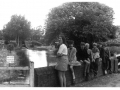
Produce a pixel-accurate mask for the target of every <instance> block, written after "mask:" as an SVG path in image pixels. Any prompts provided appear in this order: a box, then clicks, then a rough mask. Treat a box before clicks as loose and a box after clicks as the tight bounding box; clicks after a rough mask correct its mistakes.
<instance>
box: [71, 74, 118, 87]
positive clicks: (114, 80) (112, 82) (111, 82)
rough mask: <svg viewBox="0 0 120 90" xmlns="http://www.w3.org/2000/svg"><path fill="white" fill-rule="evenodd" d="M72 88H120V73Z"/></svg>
mask: <svg viewBox="0 0 120 90" xmlns="http://www.w3.org/2000/svg"><path fill="white" fill-rule="evenodd" d="M72 87H120V73H116V74H109V75H106V76H101V77H98V78H95V79H93V80H90V81H87V82H82V83H80V84H76V85H74V86H72Z"/></svg>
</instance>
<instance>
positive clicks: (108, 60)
mask: <svg viewBox="0 0 120 90" xmlns="http://www.w3.org/2000/svg"><path fill="white" fill-rule="evenodd" d="M104 50H105V53H104V54H105V55H104V56H105V60H106V69H107V70H106V73H108V72H109V71H110V70H111V61H110V57H111V55H110V50H109V48H108V47H107V44H106V43H105V44H104Z"/></svg>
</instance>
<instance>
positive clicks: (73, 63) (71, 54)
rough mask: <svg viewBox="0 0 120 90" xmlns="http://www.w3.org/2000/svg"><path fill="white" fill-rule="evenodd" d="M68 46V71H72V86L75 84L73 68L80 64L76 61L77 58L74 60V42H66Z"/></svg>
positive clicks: (75, 51)
mask: <svg viewBox="0 0 120 90" xmlns="http://www.w3.org/2000/svg"><path fill="white" fill-rule="evenodd" d="M68 45H69V48H68V59H69V64H70V69H71V71H72V76H73V84H75V73H74V69H73V66H79V65H81V64H80V62H78V61H77V58H76V53H77V50H76V48H75V47H74V46H73V45H74V41H72V40H70V41H68Z"/></svg>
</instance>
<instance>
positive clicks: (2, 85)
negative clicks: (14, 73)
mask: <svg viewBox="0 0 120 90" xmlns="http://www.w3.org/2000/svg"><path fill="white" fill-rule="evenodd" d="M29 86H30V85H29V84H26V85H15V84H11V85H5V84H0V87H29Z"/></svg>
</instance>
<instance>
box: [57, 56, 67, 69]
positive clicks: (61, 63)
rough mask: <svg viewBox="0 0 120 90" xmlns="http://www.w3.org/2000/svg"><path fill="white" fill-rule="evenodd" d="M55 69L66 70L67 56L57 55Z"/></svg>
mask: <svg viewBox="0 0 120 90" xmlns="http://www.w3.org/2000/svg"><path fill="white" fill-rule="evenodd" d="M55 69H56V70H59V71H67V70H68V56H62V57H57V64H56V66H55Z"/></svg>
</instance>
